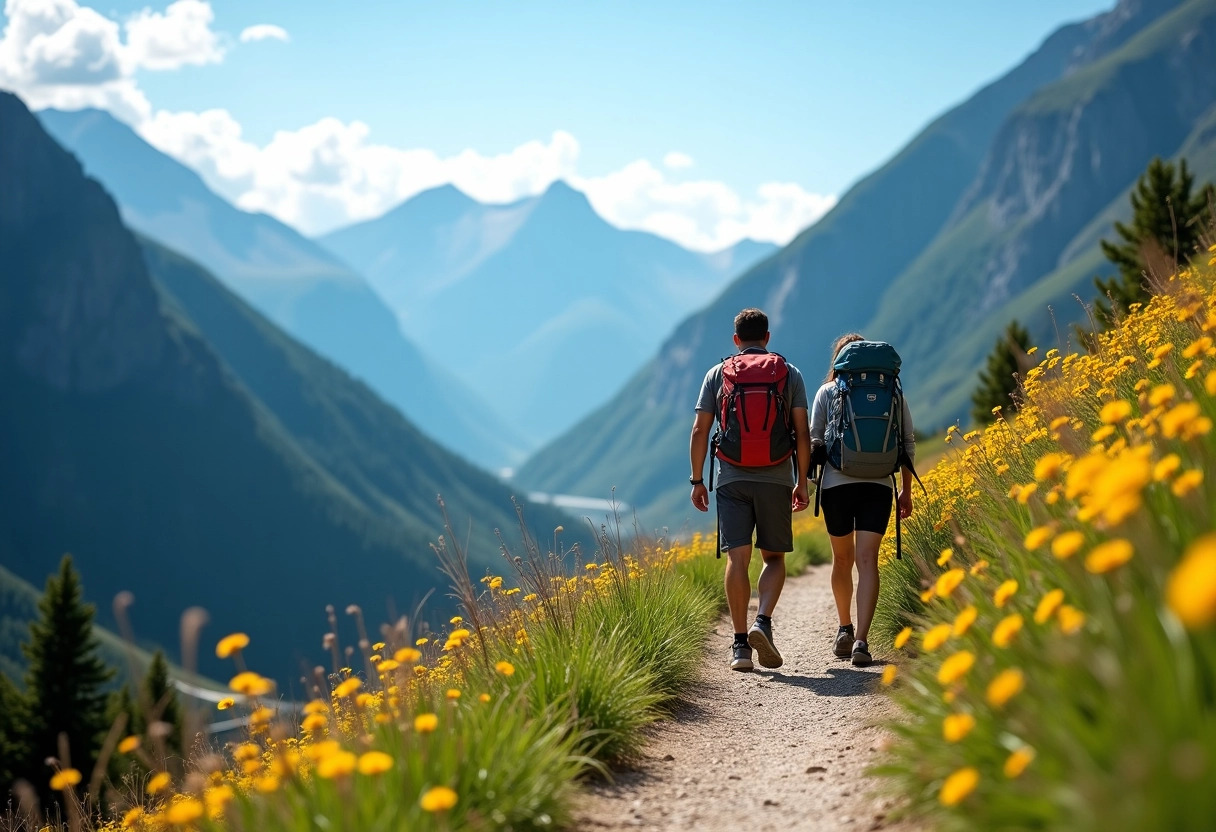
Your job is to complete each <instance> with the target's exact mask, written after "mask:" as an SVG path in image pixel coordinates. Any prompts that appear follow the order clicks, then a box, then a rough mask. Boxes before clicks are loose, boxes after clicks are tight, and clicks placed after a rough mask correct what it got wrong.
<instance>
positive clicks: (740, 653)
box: [730, 644, 754, 673]
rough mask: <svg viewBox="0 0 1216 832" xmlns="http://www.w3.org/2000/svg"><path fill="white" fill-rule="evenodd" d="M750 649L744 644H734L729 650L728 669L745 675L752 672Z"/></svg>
mask: <svg viewBox="0 0 1216 832" xmlns="http://www.w3.org/2000/svg"><path fill="white" fill-rule="evenodd" d="M753 667H754V665H753V664H752V648H751V647H749V646H748V645H746V644H736V645H735V646H734V647H732V648H731V659H730V669H731V670H738V671H741V672H743V673H747V672H748V671H750V670H752V668H753Z"/></svg>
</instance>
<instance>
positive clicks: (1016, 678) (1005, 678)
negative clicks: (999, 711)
mask: <svg viewBox="0 0 1216 832" xmlns="http://www.w3.org/2000/svg"><path fill="white" fill-rule="evenodd" d="M1025 685H1026V677H1025V674H1023V673H1022V671H1021V670H1019V669H1018V668H1016V667H1011V668H1008V669H1006V670H1002V671H1001V672H1000V673H998V674H997V676H996V678H995V679H993V680H992V681H991V682H990V683H989V684H988V691H987V698H988V704H990V705H992V706H993V707H996V708H1001V707H1004V705H1005V703H1006V702H1008V701H1009V700H1010V699H1012V698H1013V697H1015V696H1017V695H1018V694H1019V693H1021V691H1022V688H1023V687H1025Z"/></svg>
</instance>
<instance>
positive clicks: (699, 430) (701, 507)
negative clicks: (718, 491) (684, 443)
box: [688, 410, 714, 511]
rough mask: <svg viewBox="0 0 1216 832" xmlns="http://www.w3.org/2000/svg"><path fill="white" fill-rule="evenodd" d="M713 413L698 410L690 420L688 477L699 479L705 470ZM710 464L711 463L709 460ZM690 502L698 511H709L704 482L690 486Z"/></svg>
mask: <svg viewBox="0 0 1216 832" xmlns="http://www.w3.org/2000/svg"><path fill="white" fill-rule="evenodd" d="M713 423H714V414H712V413H709V412H707V411H704V410H698V411H697V416H696V418H695V419H693V422H692V436H690V437H689V440H688V458H689V462H690V463H691V464H692V474H691V475H690V477H689V479H694V480H699V479H701V477H702V476H703V475H704V471H705V456H706V454H708V453H709V429H710V428H711V427H712V426H713ZM709 464H710V465H713V464H714V463H713V461H712V460H711V461H710V463H709ZM692 504H693V506H694V507H695V508H696V509H697V510H698V511H709V490H708V489H707V488H706V487H705V484H704V483H702V484H701V485H694V486H693V487H692Z"/></svg>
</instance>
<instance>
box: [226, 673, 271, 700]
mask: <svg viewBox="0 0 1216 832" xmlns="http://www.w3.org/2000/svg"><path fill="white" fill-rule="evenodd" d="M228 687H229V688H230V689H232V690H233V691H236V692H237V693H243V694H245V695H246V696H265V695H266V694H268V693H270V691H271V690H273V689H274V683H273V682H271V681H270V680H269V679H266V678H264V677H262V676H259V675H258V674H256V673H252V672H250V671H245V672H244V673H238V674H237V675H235V676H233V677H232V680H231V681H230V682H229V683H228Z"/></svg>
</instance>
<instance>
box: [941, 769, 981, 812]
mask: <svg viewBox="0 0 1216 832" xmlns="http://www.w3.org/2000/svg"><path fill="white" fill-rule="evenodd" d="M979 782H980V773H979V772H978V771H976V770H975V769H974V768H972V767H971V766H967V767H966V768H960V769H959V770H958V771H956V772H954V773H953V774H951V775H950V776H949V777H947V778H946V781H945V782H944V783H942V790H941V792H940V793H939V794H938V796H937V799H938V800H940V801H941V804H942V805H943V806H957V805H958V804H960V803H962V802H963V801H964V800H965V799H966V798H967V795H969V794H971V793H972V792H973V791H975V787H976V786H977V785H979Z"/></svg>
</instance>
